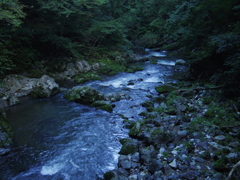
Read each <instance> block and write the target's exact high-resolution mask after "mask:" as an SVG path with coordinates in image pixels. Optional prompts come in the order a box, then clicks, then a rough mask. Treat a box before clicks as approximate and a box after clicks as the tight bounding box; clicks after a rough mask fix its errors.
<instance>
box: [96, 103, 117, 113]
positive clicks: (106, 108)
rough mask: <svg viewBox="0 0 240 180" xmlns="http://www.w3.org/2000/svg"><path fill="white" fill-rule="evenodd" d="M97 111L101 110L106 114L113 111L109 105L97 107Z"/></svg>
mask: <svg viewBox="0 0 240 180" xmlns="http://www.w3.org/2000/svg"><path fill="white" fill-rule="evenodd" d="M97 109H102V110H104V111H107V112H112V111H113V107H112V105H110V104H105V105H103V106H99V107H97Z"/></svg>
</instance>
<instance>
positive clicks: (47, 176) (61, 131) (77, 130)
mask: <svg viewBox="0 0 240 180" xmlns="http://www.w3.org/2000/svg"><path fill="white" fill-rule="evenodd" d="M148 51H149V52H148V53H149V54H148V55H151V56H155V57H156V58H157V64H151V63H150V62H141V63H135V65H141V66H142V67H143V68H144V70H143V71H138V72H135V73H119V74H117V75H115V76H111V77H107V76H104V77H103V80H102V81H90V82H87V83H85V84H84V85H88V86H91V87H93V88H95V89H97V90H99V91H101V92H103V93H104V94H108V93H117V92H124V93H126V94H129V95H130V96H131V99H130V100H121V101H119V102H115V103H114V104H115V105H116V107H115V108H114V110H113V112H112V113H109V112H106V111H103V110H96V109H95V108H92V107H88V106H86V105H82V104H78V103H74V102H68V101H67V100H65V99H64V98H63V94H64V93H59V94H57V95H56V96H54V97H51V98H47V99H31V100H28V101H27V102H25V103H23V104H20V105H16V106H13V107H11V108H10V110H9V111H8V112H7V118H8V120H9V122H10V124H11V126H12V128H13V131H14V144H13V150H12V151H11V152H10V153H9V154H8V155H7V156H4V157H1V158H0V159H1V160H0V168H1V171H0V179H2V180H59V179H64V180H81V179H83V180H94V179H97V178H98V177H102V176H103V174H104V173H105V172H107V171H109V170H112V169H114V168H116V167H117V160H118V152H119V150H120V148H121V144H120V143H119V140H120V139H121V138H124V137H128V130H127V129H125V128H123V118H122V116H125V117H127V118H128V119H129V120H137V119H139V118H142V117H141V116H139V113H140V112H142V111H145V108H144V107H142V106H141V103H142V102H144V101H147V100H149V96H148V97H147V95H151V96H153V97H154V96H156V95H157V93H156V91H155V89H154V87H155V86H157V85H160V84H163V83H168V82H176V77H177V76H178V73H181V72H182V71H180V70H179V68H177V69H176V68H175V61H174V59H170V58H168V57H167V56H166V52H155V51H151V50H148ZM129 82H131V83H129Z"/></svg>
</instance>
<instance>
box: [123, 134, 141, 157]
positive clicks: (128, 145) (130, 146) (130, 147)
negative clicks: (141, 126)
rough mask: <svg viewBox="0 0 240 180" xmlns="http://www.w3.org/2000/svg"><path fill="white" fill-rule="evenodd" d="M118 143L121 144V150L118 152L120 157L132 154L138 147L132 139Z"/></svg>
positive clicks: (125, 139)
mask: <svg viewBox="0 0 240 180" xmlns="http://www.w3.org/2000/svg"><path fill="white" fill-rule="evenodd" d="M120 143H121V144H122V148H121V150H120V152H119V154H122V155H128V154H134V153H135V152H137V150H138V145H137V143H136V142H134V141H133V140H132V139H127V138H124V139H121V140H120Z"/></svg>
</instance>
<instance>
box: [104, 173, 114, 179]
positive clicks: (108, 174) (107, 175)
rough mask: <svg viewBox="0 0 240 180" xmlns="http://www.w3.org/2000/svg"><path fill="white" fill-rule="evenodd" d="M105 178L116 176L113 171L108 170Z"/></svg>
mask: <svg viewBox="0 0 240 180" xmlns="http://www.w3.org/2000/svg"><path fill="white" fill-rule="evenodd" d="M103 177H104V180H111V179H113V178H114V177H115V174H114V173H113V172H112V171H108V172H106V173H105V174H104V175H103Z"/></svg>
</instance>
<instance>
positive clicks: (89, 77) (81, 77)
mask: <svg viewBox="0 0 240 180" xmlns="http://www.w3.org/2000/svg"><path fill="white" fill-rule="evenodd" d="M92 80H102V78H101V76H99V75H97V74H94V73H92V72H91V73H86V74H79V75H77V76H76V77H75V78H74V81H75V82H76V83H79V84H80V83H84V82H87V81H92Z"/></svg>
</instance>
